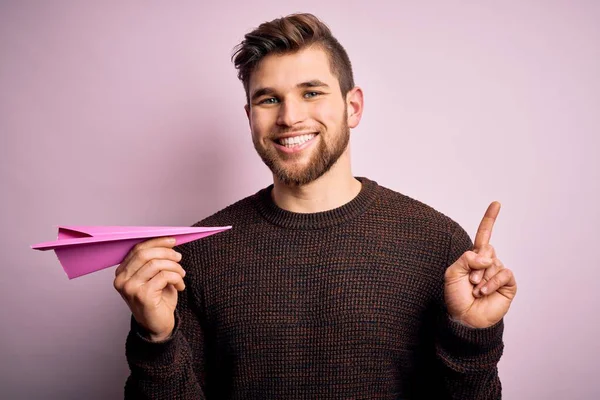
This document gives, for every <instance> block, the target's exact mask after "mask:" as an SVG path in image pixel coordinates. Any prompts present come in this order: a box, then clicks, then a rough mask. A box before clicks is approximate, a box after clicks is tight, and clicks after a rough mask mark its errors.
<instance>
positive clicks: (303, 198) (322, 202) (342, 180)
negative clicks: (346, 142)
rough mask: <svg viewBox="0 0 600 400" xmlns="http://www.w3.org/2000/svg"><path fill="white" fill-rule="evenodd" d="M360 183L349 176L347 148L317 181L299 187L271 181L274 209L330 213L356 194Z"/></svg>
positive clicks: (350, 174) (350, 172)
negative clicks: (276, 207) (329, 211)
mask: <svg viewBox="0 0 600 400" xmlns="http://www.w3.org/2000/svg"><path fill="white" fill-rule="evenodd" d="M360 189H361V183H360V182H359V181H358V180H356V179H355V178H354V176H352V170H351V168H350V155H349V149H346V151H345V152H344V154H342V156H341V157H340V158H339V159H338V160H337V162H336V163H335V164H334V165H333V166H332V167H331V169H330V170H329V171H327V172H326V173H325V174H323V175H322V176H321V177H320V178H318V179H316V180H314V181H312V182H310V183H308V184H306V185H302V186H288V185H285V184H283V183H281V182H280V181H279V180H277V179H274V182H273V191H272V196H273V201H274V202H275V204H277V206H278V207H280V208H282V209H284V210H287V211H291V212H296V213H317V212H322V211H328V210H332V209H334V208H338V207H341V206H343V205H344V204H346V203H348V202H350V201H351V200H352V199H353V198H354V197H356V196H357V195H358V193H359V192H360Z"/></svg>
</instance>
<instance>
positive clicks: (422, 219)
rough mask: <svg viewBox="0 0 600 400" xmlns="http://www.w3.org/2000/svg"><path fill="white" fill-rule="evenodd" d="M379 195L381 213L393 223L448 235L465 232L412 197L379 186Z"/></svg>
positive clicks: (438, 212) (451, 220) (446, 217)
mask: <svg viewBox="0 0 600 400" xmlns="http://www.w3.org/2000/svg"><path fill="white" fill-rule="evenodd" d="M379 193H380V195H379V201H378V207H379V211H380V212H382V213H385V214H388V215H389V217H391V218H393V221H397V222H398V223H400V224H402V225H404V226H409V227H414V228H418V229H422V230H428V231H432V232H433V231H435V232H438V233H441V234H447V235H453V234H454V233H455V232H456V231H458V230H463V228H462V227H461V226H460V225H459V224H458V222H456V221H455V220H453V219H452V218H450V217H449V216H447V215H445V214H443V213H442V212H440V211H438V210H436V209H435V208H433V207H432V206H430V205H428V204H425V203H423V202H421V201H419V200H416V199H414V198H412V197H410V196H407V195H405V194H402V193H399V192H397V191H394V190H392V189H388V188H386V187H384V186H379Z"/></svg>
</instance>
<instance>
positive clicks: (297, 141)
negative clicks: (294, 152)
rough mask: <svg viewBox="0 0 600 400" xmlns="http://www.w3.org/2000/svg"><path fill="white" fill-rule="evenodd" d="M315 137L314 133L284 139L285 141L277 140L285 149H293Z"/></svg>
mask: <svg viewBox="0 0 600 400" xmlns="http://www.w3.org/2000/svg"><path fill="white" fill-rule="evenodd" d="M315 136H317V135H316V134H315V133H310V134H307V135H301V136H294V137H289V138H285V139H279V143H281V144H282V145H284V146H285V147H295V146H299V145H301V144H303V143H306V142H308V141H309V140H310V139H312V138H314V137H315Z"/></svg>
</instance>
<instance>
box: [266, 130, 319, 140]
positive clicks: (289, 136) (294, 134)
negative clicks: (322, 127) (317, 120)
mask: <svg viewBox="0 0 600 400" xmlns="http://www.w3.org/2000/svg"><path fill="white" fill-rule="evenodd" d="M318 134H319V133H318V132H314V131H310V132H309V131H307V132H291V133H286V134H284V135H281V136H276V137H275V138H273V140H281V139H287V138H292V137H297V136H302V135H318Z"/></svg>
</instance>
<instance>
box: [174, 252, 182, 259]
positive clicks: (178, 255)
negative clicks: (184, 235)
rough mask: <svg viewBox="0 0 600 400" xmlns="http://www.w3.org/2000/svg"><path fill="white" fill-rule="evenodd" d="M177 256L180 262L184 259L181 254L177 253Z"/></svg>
mask: <svg viewBox="0 0 600 400" xmlns="http://www.w3.org/2000/svg"><path fill="white" fill-rule="evenodd" d="M175 254H177V259H178V260H181V258H182V257H183V256H182V255H181V253H178V252H175Z"/></svg>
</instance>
